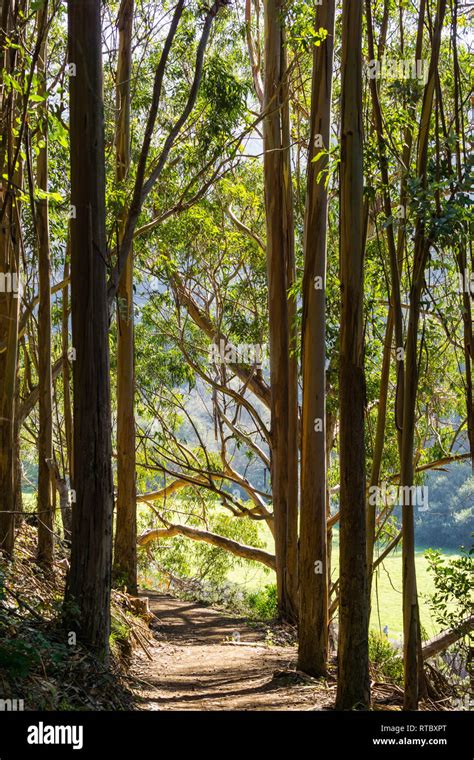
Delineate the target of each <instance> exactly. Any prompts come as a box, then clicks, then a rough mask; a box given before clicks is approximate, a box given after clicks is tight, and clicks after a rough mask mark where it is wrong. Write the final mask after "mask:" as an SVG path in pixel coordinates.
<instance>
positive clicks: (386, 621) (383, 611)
mask: <svg viewBox="0 0 474 760" xmlns="http://www.w3.org/2000/svg"><path fill="white" fill-rule="evenodd" d="M337 550H338V545H337V542H336V541H335V542H334V547H333V552H334V553H333V563H332V564H333V575H334V576H336V575H337ZM445 554H447V555H449V556H453V557H454V556H456V555H455V553H454V552H451V551H449V550H448V551H445ZM416 572H417V583H418V593H419V600H420V616H421V623H422V625H423V627H424V629H425V631H426V633H427V636H428V638H430V637H431V636H434V635H435V634H436V633H439V627H438V626H437V625H436V622H435V621H434V620H433V619H432V617H431V614H430V607H429V604H428V601H427V597H428V596H429V595H430V594H431V593H433V591H434V586H433V580H432V576H431V575H430V573H429V572H428V563H427V561H426V559H425V556H424V549H420V550H419V551H417V553H416ZM229 580H230V581H233V582H234V583H238V584H239V585H241V586H242V588H243V589H245V590H246V591H257V590H258V589H259V588H262V587H263V586H265V585H266V584H268V583H274V580H275V576H274V574H273V573H272V572H269V573H267V572H265V569H264V568H263V567H262V568H259V567H257V568H255V567H251V568H250V567H241V568H236V569H235V570H233V571H232V572H231V573H230V574H229ZM385 626H388V635H389V638H391V639H400V638H401V635H402V628H403V622H402V557H401V549H398V550H397V551H395V552H393V553H392V554H391V555H390V556H389V557H388V558H387V559H386V560H385V562H383V563H382V565H380V566H379V568H378V569H377V571H376V577H375V579H374V585H373V590H372V617H371V628H373V629H375V630H380V629H383V628H384V627H385Z"/></svg>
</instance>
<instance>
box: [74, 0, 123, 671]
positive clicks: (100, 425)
mask: <svg viewBox="0 0 474 760" xmlns="http://www.w3.org/2000/svg"><path fill="white" fill-rule="evenodd" d="M100 11H101V2H100V0H70V2H69V14H68V15H69V29H68V34H69V64H70V65H71V64H75V66H76V71H75V75H73V76H71V77H70V140H71V203H72V205H73V206H74V207H75V210H76V218H75V219H73V220H72V222H71V308H72V342H73V347H74V350H75V352H76V357H75V360H74V362H73V379H74V482H73V488H74V490H75V496H76V503H75V504H74V507H73V519H72V549H71V569H70V573H69V578H68V584H67V593H66V608H65V611H66V615H68V613H69V614H70V615H71V617H72V616H73V612H75V619H76V620H77V624H78V628H79V635H80V637H81V638H82V639H83V640H84V641H85V642H86V643H87V644H88V645H90V646H91V647H93V648H95V649H96V651H97V652H98V654H100V655H102V656H104V657H106V656H107V654H108V639H109V631H110V586H111V571H112V512H113V480H112V465H111V448H112V447H111V417H110V379H109V342H108V316H109V315H108V306H107V290H106V268H107V244H106V229H105V166H104V109H103V100H102V40H101V18H100ZM73 608H75V610H73Z"/></svg>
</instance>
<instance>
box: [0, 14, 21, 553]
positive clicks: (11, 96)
mask: <svg viewBox="0 0 474 760" xmlns="http://www.w3.org/2000/svg"><path fill="white" fill-rule="evenodd" d="M12 12H13V11H12V8H11V3H10V2H7V1H6V0H5V1H4V2H3V5H2V19H1V21H2V25H1V30H0V42H1V50H0V54H1V69H2V70H5V71H6V72H7V73H12V72H14V71H15V66H16V59H17V50H16V48H15V47H8V48H5V37H6V36H7V35H10V37H12V34H13V39H14V41H16V37H15V35H14V33H13V32H14V23H15V22H14V19H13V18H12ZM0 73H1V72H0ZM1 105H2V117H3V124H2V128H3V132H2V140H1V145H2V150H1V153H0V170H1V175H2V179H1V198H2V199H3V203H2V206H1V226H0V236H1V237H0V275H1V276H2V279H3V284H2V290H1V291H0V343H2V344H4V345H5V346H6V350H5V351H2V353H0V550H1V551H2V552H3V553H4V554H5V555H6V556H8V557H12V556H13V549H14V542H15V504H16V499H15V480H16V479H15V456H14V453H13V452H14V438H15V435H14V431H15V395H16V394H15V386H16V376H17V355H18V322H19V310H20V294H19V290H18V288H19V276H20V273H19V261H20V257H19V225H18V223H19V210H18V206H17V205H16V200H15V192H14V187H15V186H16V187H21V169H20V168H19V166H18V162H17V166H16V167H14V166H13V165H12V164H13V156H14V153H15V150H16V145H15V139H14V137H13V133H12V125H13V120H14V116H15V111H16V95H15V92H14V91H11V90H10V92H8V93H5V92H3V97H2V104H1ZM15 289H16V291H17V292H15Z"/></svg>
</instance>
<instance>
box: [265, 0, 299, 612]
mask: <svg viewBox="0 0 474 760" xmlns="http://www.w3.org/2000/svg"><path fill="white" fill-rule="evenodd" d="M282 8H283V6H282V3H281V2H280V0H266V2H265V86H264V110H265V119H264V150H265V155H264V181H265V204H266V223H267V269H268V311H269V330H270V379H271V420H272V430H271V436H272V445H271V476H272V496H273V512H274V515H275V554H276V565H277V589H278V610H279V614H280V616H281V618H282V619H285V620H288V621H291V622H295V621H296V619H297V599H296V598H295V596H294V588H295V584H294V579H295V574H296V573H297V567H295V566H294V562H295V554H296V552H295V551H294V547H291V546H289V535H291V529H290V526H291V525H293V523H292V520H293V517H294V514H295V509H297V507H296V506H295V505H294V504H290V494H291V495H292V498H294V495H295V493H296V491H295V488H294V482H291V483H290V479H291V478H293V479H294V478H295V477H297V459H296V463H295V461H294V460H295V458H297V456H298V453H297V451H298V450H297V447H296V446H295V445H294V442H292V441H290V438H289V436H290V434H291V433H292V431H293V430H295V429H296V428H294V427H293V422H292V421H291V414H292V413H294V407H293V401H294V399H293V398H292V395H291V393H292V381H291V376H290V375H291V369H292V365H291V361H290V326H289V313H290V311H291V307H289V303H288V287H289V282H288V272H289V270H291V257H292V254H291V246H292V243H290V241H291V240H292V236H293V230H292V219H291V217H290V210H289V208H288V193H289V183H290V178H289V177H288V175H287V177H286V181H285V168H286V171H287V172H288V166H289V164H288V158H287V156H285V154H286V153H287V152H288V151H289V146H285V145H283V123H282V119H283V117H282V108H283V102H282V101H283V99H284V94H283V91H284V77H285V71H284V70H283V67H284V60H285V56H284V53H283V51H284V47H283V32H282V18H281V14H282ZM284 107H285V108H287V107H288V106H287V105H285V106H284ZM290 404H292V406H291V408H290Z"/></svg>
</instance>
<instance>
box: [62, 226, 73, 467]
mask: <svg viewBox="0 0 474 760" xmlns="http://www.w3.org/2000/svg"><path fill="white" fill-rule="evenodd" d="M67 256H70V238H69V240H68V253H67ZM64 278H65V279H66V280H69V261H68V260H66V263H65V265H64ZM61 347H62V351H63V355H62V359H61V370H62V378H63V395H64V401H63V404H64V434H65V437H66V453H67V468H68V469H67V471H68V473H69V478H70V480H71V481H72V480H73V476H74V471H73V463H74V457H73V432H72V431H73V422H72V404H71V378H70V375H71V365H70V362H69V357H68V351H69V286H68V285H66V286H65V288H64V290H63V299H62V312H61Z"/></svg>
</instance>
